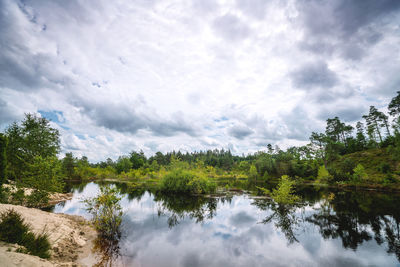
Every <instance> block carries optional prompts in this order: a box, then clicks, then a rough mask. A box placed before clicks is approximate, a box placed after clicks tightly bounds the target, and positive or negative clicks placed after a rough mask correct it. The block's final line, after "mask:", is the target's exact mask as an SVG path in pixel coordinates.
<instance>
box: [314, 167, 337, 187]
mask: <svg viewBox="0 0 400 267" xmlns="http://www.w3.org/2000/svg"><path fill="white" fill-rule="evenodd" d="M332 178H333V177H332V175H330V174H329V172H328V170H327V169H326V168H325V166H323V165H322V166H320V167H319V168H318V176H317V179H318V181H319V182H325V183H327V182H329V181H331V180H332Z"/></svg>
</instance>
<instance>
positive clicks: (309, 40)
mask: <svg viewBox="0 0 400 267" xmlns="http://www.w3.org/2000/svg"><path fill="white" fill-rule="evenodd" d="M297 8H298V11H299V13H300V16H299V18H300V20H301V22H302V23H303V25H304V29H305V32H306V35H305V38H304V40H303V41H302V42H300V47H301V48H304V49H307V50H310V51H313V52H315V53H317V54H318V53H326V52H333V51H334V50H337V51H338V52H339V55H340V56H342V57H343V58H345V59H351V60H361V59H362V58H363V57H364V56H365V55H366V54H367V52H366V51H367V50H368V48H369V47H370V46H373V45H375V44H376V43H378V42H379V41H380V40H381V39H382V38H383V34H382V31H384V30H383V27H384V25H386V24H389V23H393V22H394V21H396V19H394V17H392V15H397V11H398V10H399V9H400V2H399V1H397V0H383V1H375V0H365V1H346V0H338V1H318V0H304V1H303V0H300V1H297Z"/></svg>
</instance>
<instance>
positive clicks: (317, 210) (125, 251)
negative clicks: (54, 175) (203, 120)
mask: <svg viewBox="0 0 400 267" xmlns="http://www.w3.org/2000/svg"><path fill="white" fill-rule="evenodd" d="M116 186H117V187H119V188H120V189H121V192H122V195H123V199H122V200H121V204H122V207H123V210H124V216H123V224H122V238H121V240H120V241H119V244H118V249H117V250H115V251H117V252H116V253H115V254H116V255H114V256H115V257H114V258H113V260H114V261H115V262H114V264H116V265H118V266H400V262H399V260H400V228H399V220H400V195H399V194H389V193H378V192H374V191H356V190H353V191H346V192H341V191H338V190H337V189H328V188H318V187H313V186H306V187H301V188H297V189H296V191H297V194H298V195H299V196H301V198H302V201H301V202H300V203H299V204H298V205H296V206H282V205H278V204H276V203H275V202H273V201H272V200H268V199H260V198H254V197H252V196H251V195H249V194H239V193H233V194H232V195H228V196H224V197H215V198H204V197H195V196H192V197H187V196H186V197H185V196H167V195H159V194H153V193H151V192H148V191H144V190H141V191H138V190H130V189H129V187H128V186H126V184H116ZM98 191H99V185H98V184H96V183H94V182H91V183H88V184H84V185H79V186H77V187H75V188H73V189H72V192H74V196H73V199H72V200H69V201H66V202H65V203H60V204H58V205H56V206H55V207H54V209H53V211H54V212H56V213H66V214H74V215H82V216H84V217H86V218H90V216H89V214H88V213H87V212H86V210H85V206H84V204H83V203H82V202H81V200H82V199H84V198H87V197H93V196H95V195H96V194H97V192H98Z"/></svg>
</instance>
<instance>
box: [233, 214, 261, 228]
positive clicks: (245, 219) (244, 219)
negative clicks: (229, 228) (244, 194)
mask: <svg viewBox="0 0 400 267" xmlns="http://www.w3.org/2000/svg"><path fill="white" fill-rule="evenodd" d="M229 221H230V222H231V223H232V224H233V225H235V226H243V225H247V224H253V223H255V222H256V218H254V217H253V216H250V215H249V214H248V213H247V212H245V211H241V212H238V213H236V214H235V215H233V216H231V217H230V218H229Z"/></svg>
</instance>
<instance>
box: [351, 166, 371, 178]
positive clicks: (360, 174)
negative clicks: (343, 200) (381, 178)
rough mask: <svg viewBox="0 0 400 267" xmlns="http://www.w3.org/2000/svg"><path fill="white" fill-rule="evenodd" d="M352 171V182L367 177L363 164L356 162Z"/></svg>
mask: <svg viewBox="0 0 400 267" xmlns="http://www.w3.org/2000/svg"><path fill="white" fill-rule="evenodd" d="M353 171H354V173H353V176H352V181H353V182H361V181H362V180H365V179H367V178H368V175H367V173H366V172H365V169H364V166H363V165H361V164H358V165H357V166H356V167H355V168H354V170H353Z"/></svg>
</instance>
